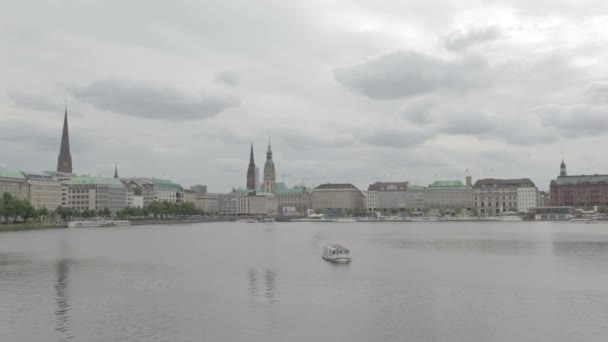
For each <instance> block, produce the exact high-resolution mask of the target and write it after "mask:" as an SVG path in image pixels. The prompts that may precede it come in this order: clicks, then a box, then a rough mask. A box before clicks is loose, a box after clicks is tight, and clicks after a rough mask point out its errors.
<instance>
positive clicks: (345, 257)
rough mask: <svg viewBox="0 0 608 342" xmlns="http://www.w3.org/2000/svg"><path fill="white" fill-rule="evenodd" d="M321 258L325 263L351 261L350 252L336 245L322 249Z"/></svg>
mask: <svg viewBox="0 0 608 342" xmlns="http://www.w3.org/2000/svg"><path fill="white" fill-rule="evenodd" d="M322 257H323V259H325V260H327V261H331V262H340V263H345V262H350V261H351V260H352V257H351V255H350V250H349V249H348V248H346V247H344V246H341V245H337V244H330V245H325V247H323V256H322Z"/></svg>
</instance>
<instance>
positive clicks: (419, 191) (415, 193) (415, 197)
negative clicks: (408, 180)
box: [405, 185, 425, 211]
mask: <svg viewBox="0 0 608 342" xmlns="http://www.w3.org/2000/svg"><path fill="white" fill-rule="evenodd" d="M424 190H425V188H424V187H423V186H419V185H408V186H407V189H406V190H405V203H407V208H408V209H411V210H412V211H423V210H424Z"/></svg>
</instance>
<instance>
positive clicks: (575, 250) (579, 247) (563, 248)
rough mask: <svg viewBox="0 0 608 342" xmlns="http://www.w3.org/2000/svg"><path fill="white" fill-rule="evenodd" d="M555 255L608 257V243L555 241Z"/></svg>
mask: <svg viewBox="0 0 608 342" xmlns="http://www.w3.org/2000/svg"><path fill="white" fill-rule="evenodd" d="M553 254H554V255H556V256H569V257H598V256H608V241H565V240H554V241H553Z"/></svg>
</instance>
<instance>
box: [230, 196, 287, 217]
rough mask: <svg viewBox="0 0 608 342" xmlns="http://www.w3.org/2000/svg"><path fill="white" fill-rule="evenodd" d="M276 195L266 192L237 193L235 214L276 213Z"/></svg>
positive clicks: (277, 205) (277, 206)
mask: <svg viewBox="0 0 608 342" xmlns="http://www.w3.org/2000/svg"><path fill="white" fill-rule="evenodd" d="M278 209H279V202H278V200H277V196H275V195H274V194H271V193H267V192H255V191H254V192H249V193H239V194H238V195H237V196H236V212H237V215H256V216H271V217H276V216H277V215H278Z"/></svg>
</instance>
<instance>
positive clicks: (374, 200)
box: [365, 190, 378, 213]
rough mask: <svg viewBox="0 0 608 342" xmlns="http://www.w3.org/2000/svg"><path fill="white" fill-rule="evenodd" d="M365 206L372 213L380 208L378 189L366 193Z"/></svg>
mask: <svg viewBox="0 0 608 342" xmlns="http://www.w3.org/2000/svg"><path fill="white" fill-rule="evenodd" d="M365 207H366V208H367V211H368V212H370V213H373V212H375V211H377V210H378V191H373V190H372V191H370V190H368V191H367V193H366V194H365Z"/></svg>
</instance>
